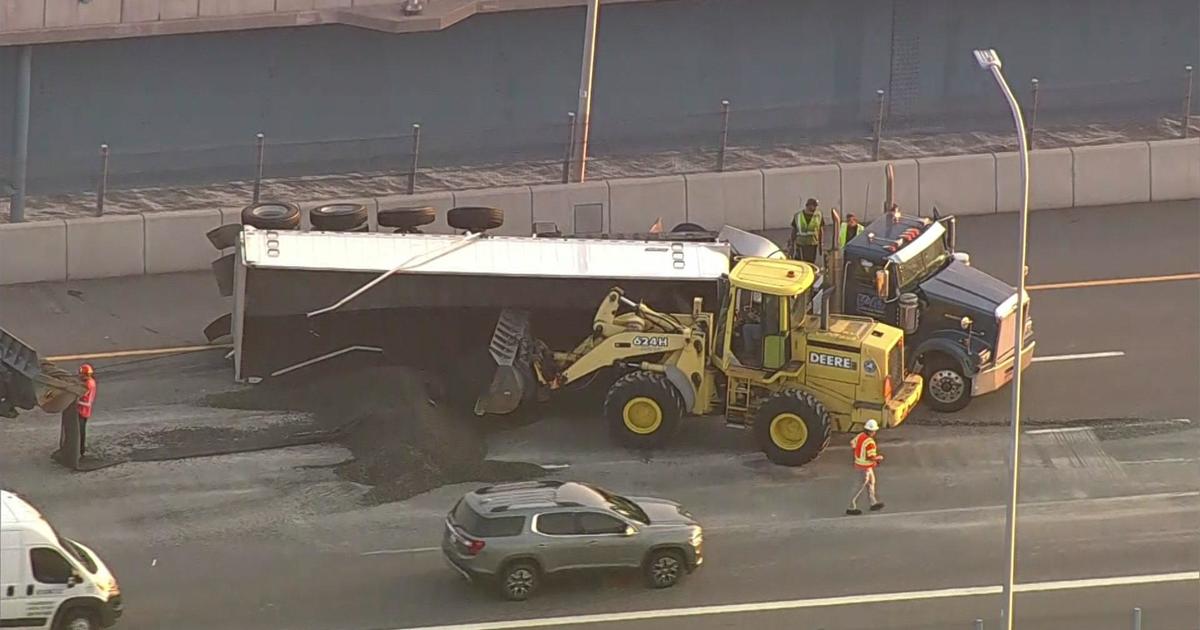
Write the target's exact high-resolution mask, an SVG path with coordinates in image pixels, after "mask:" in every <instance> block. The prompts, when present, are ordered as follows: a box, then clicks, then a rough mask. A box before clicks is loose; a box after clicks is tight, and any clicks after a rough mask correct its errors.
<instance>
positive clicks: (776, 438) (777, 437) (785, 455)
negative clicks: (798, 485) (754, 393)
mask: <svg viewBox="0 0 1200 630" xmlns="http://www.w3.org/2000/svg"><path fill="white" fill-rule="evenodd" d="M832 430H833V427H832V423H831V422H830V420H829V412H828V411H827V410H826V409H825V405H823V404H821V402H820V401H819V400H817V399H816V397H815V396H813V395H812V394H810V393H808V392H804V391H800V390H796V389H789V390H785V391H782V392H779V393H777V394H775V395H773V396H771V397H770V398H768V399H767V400H766V402H764V403H763V404H762V406H760V407H759V408H758V412H757V413H755V416H754V437H755V439H756V440H757V441H758V446H759V448H761V449H762V451H763V452H764V453H766V455H767V459H769V460H771V461H772V462H773V463H775V464H779V465H781V466H803V465H804V464H807V463H809V462H811V461H812V460H814V459H816V458H817V456H818V455H820V454H821V451H823V450H825V447H826V446H827V445H828V444H829V437H830V434H831V432H832Z"/></svg>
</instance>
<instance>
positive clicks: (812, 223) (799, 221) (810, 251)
mask: <svg viewBox="0 0 1200 630" xmlns="http://www.w3.org/2000/svg"><path fill="white" fill-rule="evenodd" d="M817 205H818V203H817V200H816V199H809V200H808V201H806V202H805V203H804V209H803V210H801V211H799V212H797V213H796V215H795V216H794V217H792V236H791V239H789V241H790V244H791V247H790V248H789V249H790V250H791V254H792V258H795V259H797V260H804V261H808V262H810V263H814V264H816V262H817V251H818V250H819V249H820V248H821V247H820V246H821V236H822V227H823V225H822V224H823V221H822V219H821V211H820V210H819V209H818V208H817Z"/></svg>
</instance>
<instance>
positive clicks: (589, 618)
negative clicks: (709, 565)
mask: <svg viewBox="0 0 1200 630" xmlns="http://www.w3.org/2000/svg"><path fill="white" fill-rule="evenodd" d="M1194 580H1200V571H1185V572H1180V573H1159V574H1154V575H1128V576H1119V577H1107V578H1088V579H1080V580H1059V581H1054V582H1033V583H1029V584H1017V585H1016V586H1015V587H1014V590H1015V591H1016V592H1018V593H1041V592H1047V591H1071V590H1080V589H1088V588H1105V587H1113V586H1133V585H1139V584H1161V583H1166V582H1189V581H1194ZM1000 592H1001V587H999V586H967V587H960V588H944V589H935V590H928V591H904V592H899V593H871V594H867V595H846V596H842V597H819V598H814V599H792V600H783V601H773V602H754V603H746V604H725V605H718V606H694V607H688V608H663V609H658V610H639V611H630V612H620V613H598V614H592V615H571V616H563V617H542V618H540V619H514V620H509V621H485V622H480V623H464V624H453V625H442V626H422V627H420V628H398V629H396V630H509V629H512V628H547V627H552V626H565V625H575V624H579V625H581V624H594V623H616V622H622V621H642V620H646V619H669V618H677V617H699V616H707V615H730V614H739V613H755V612H769V611H774V610H797V609H801V608H829V607H833V606H850V605H856V604H879V603H891V602H909V601H925V600H933V599H948V598H957V597H978V596H980V595H995V594H998V593H1000Z"/></svg>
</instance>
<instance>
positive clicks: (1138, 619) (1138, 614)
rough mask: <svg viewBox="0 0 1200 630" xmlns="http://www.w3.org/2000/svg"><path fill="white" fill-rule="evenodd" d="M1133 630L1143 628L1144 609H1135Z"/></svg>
mask: <svg viewBox="0 0 1200 630" xmlns="http://www.w3.org/2000/svg"><path fill="white" fill-rule="evenodd" d="M1133 630H1142V609H1141V608H1134V609H1133Z"/></svg>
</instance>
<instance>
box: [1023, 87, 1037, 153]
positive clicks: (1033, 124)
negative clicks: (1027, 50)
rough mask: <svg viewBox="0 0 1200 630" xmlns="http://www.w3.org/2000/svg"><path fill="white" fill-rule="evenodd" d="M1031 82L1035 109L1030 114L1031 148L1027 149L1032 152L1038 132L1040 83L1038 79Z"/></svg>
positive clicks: (1029, 134)
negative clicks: (1034, 137) (1034, 138)
mask: <svg viewBox="0 0 1200 630" xmlns="http://www.w3.org/2000/svg"><path fill="white" fill-rule="evenodd" d="M1029 82H1030V83H1032V84H1033V108H1032V110H1031V111H1030V112H1029V133H1028V134H1027V135H1028V136H1029V146H1028V147H1026V148H1028V149H1029V150H1030V151H1032V150H1033V134H1035V133H1036V132H1037V112H1038V86H1039V83H1038V80H1037V77H1034V78H1032V79H1030V80H1029Z"/></svg>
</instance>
